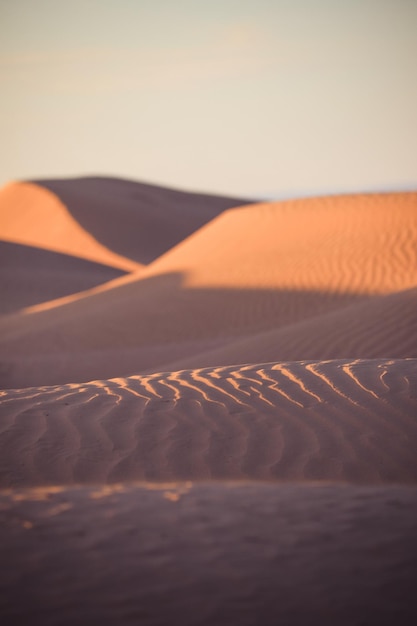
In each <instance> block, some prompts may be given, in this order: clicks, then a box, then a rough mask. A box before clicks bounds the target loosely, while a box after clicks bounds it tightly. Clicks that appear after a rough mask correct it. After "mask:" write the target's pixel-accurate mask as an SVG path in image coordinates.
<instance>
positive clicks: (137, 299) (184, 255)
mask: <svg viewBox="0 0 417 626" xmlns="http://www.w3.org/2000/svg"><path fill="white" fill-rule="evenodd" d="M416 284H417V194H412V193H404V194H401V193H398V194H381V195H377V194H370V195H357V196H340V197H334V198H332V197H325V198H317V199H311V200H300V201H291V202H283V203H268V204H261V205H251V206H249V207H243V208H238V209H233V210H230V211H226V212H225V213H223V214H222V215H220V216H219V217H218V218H216V219H215V220H214V221H212V222H210V223H209V224H208V225H206V226H205V227H203V228H202V229H200V230H199V231H197V232H196V233H195V234H193V235H191V236H190V237H189V238H188V239H186V240H185V241H184V242H183V243H181V244H178V245H177V246H176V247H174V248H173V249H172V250H171V251H169V252H167V253H166V254H165V255H163V256H162V257H160V258H159V259H157V260H156V261H154V262H153V263H152V264H151V265H150V266H149V267H147V268H146V269H144V270H143V271H142V272H141V273H140V274H139V275H138V276H135V275H131V276H128V277H127V278H122V279H117V280H116V281H113V282H112V283H109V284H107V285H106V286H105V287H103V288H99V289H98V290H97V289H96V290H93V291H90V292H85V294H84V297H80V296H77V297H75V298H74V299H72V300H71V299H70V300H68V299H67V300H64V301H63V302H60V301H57V302H56V303H52V304H48V305H47V306H45V307H43V308H42V307H40V309H39V308H35V309H34V310H31V309H29V311H27V313H26V314H24V315H15V316H8V317H5V318H3V319H2V320H1V321H0V335H1V340H0V350H1V362H0V364H1V371H2V377H1V378H2V384H3V386H4V387H20V386H30V385H40V384H58V383H65V382H81V381H87V380H91V379H96V378H109V377H114V376H119V375H127V374H133V373H136V372H140V371H158V370H162V369H166V368H167V367H168V368H169V366H170V364H171V363H173V364H175V363H177V362H178V360H180V361H179V362H180V363H182V362H183V361H182V359H184V358H187V357H188V356H190V355H192V359H191V361H190V362H191V367H199V366H206V365H218V364H229V363H233V362H236V360H235V359H236V357H233V355H231V357H230V358H232V357H233V358H232V360H231V361H230V360H228V356H227V354H226V355H223V356H221V355H220V354H219V357H221V358H220V360H219V361H218V362H217V363H216V362H213V361H212V359H211V358H210V356H209V358H208V359H206V356H207V354H206V353H207V352H209V351H210V350H212V349H218V348H221V347H222V346H225V347H226V348H227V345H228V344H229V343H233V342H234V341H235V340H240V339H242V340H243V341H244V342H245V341H246V339H247V338H248V337H249V336H251V335H256V334H258V333H264V332H269V331H274V333H275V332H281V330H283V329H285V333H284V334H285V337H286V340H285V341H284V342H283V341H281V338H280V340H279V341H278V340H277V341H276V342H274V343H273V346H274V348H273V349H270V350H269V354H268V357H267V360H274V361H278V360H282V359H288V358H290V359H295V360H302V359H304V358H318V359H320V358H355V357H356V356H358V355H357V354H356V352H355V349H354V344H355V341H354V340H352V333H353V334H356V335H357V336H358V337H360V336H361V335H364V334H365V333H366V329H367V327H368V324H369V319H370V318H371V317H374V318H375V315H376V316H377V317H376V318H375V322H376V326H378V328H379V331H378V332H375V333H373V334H372V336H369V335H368V334H367V337H366V343H365V345H366V349H364V346H363V345H362V344H361V346H360V347H361V350H360V356H361V357H363V358H378V357H389V356H391V355H390V350H389V348H390V346H391V345H392V343H393V341H392V336H391V331H392V330H394V331H395V332H397V333H398V332H400V333H401V335H402V336H404V335H406V334H407V328H409V329H410V332H408V335H409V341H408V342H407V341H406V342H402V343H403V348H402V350H401V353H397V354H396V356H398V357H414V356H417V350H416V348H417V346H416V343H415V340H416V338H415V322H416V315H415V313H414V311H415V308H414V307H413V306H412V304H411V305H410V298H411V299H413V298H414V293H415V292H412V291H409V292H408V294H405V293H404V296H401V295H398V294H401V293H402V292H405V291H407V290H410V289H411V288H412V287H414V286H415V285H416ZM392 294H397V295H398V298H397V300H396V303H397V305H396V306H394V307H392V301H391V300H388V302H387V303H385V302H384V301H383V300H381V298H385V297H388V298H390V297H391V296H392ZM375 298H380V300H379V304H376V305H375V304H373V299H375ZM354 304H357V305H358V306H359V305H360V307H359V309H356V310H355V309H352V308H350V309H349V310H348V309H347V308H346V307H348V306H349V307H352V305H354ZM384 308H389V309H390V314H389V316H388V317H386V316H385V315H379V314H378V310H379V309H381V311H382V310H383V309H384ZM343 309H345V312H346V316H345V319H347V320H348V321H349V323H351V322H353V325H354V328H353V330H352V331H351V332H350V331H348V332H347V333H346V341H343V338H342V339H341V338H340V337H338V341H337V342H336V343H334V342H328V341H327V340H326V330H327V329H328V328H335V329H339V330H340V332H341V333H342V335H341V336H342V337H343V332H344V327H345V324H344V322H343V314H342V313H341V315H342V322H340V320H339V321H336V322H334V323H333V322H331V323H330V325H329V322H328V320H327V318H324V317H323V327H322V329H321V330H320V332H319V331H318V330H317V329H315V331H316V334H314V337H311V336H310V338H309V344H310V346H309V348H308V350H309V354H306V353H305V352H304V350H305V344H304V343H303V342H299V341H298V334H297V329H296V326H295V324H299V323H300V322H306V321H307V320H310V321H313V320H314V319H316V321H317V322H318V323H319V320H320V317H322V316H324V315H328V314H330V313H331V312H336V311H339V312H341V311H342V310H343ZM314 323H316V322H314ZM384 324H385V326H384ZM291 327H293V329H294V332H292V331H291ZM316 336H317V339H316ZM291 337H292V339H291ZM312 342H313V343H314V345H313V346H311V343H312ZM385 342H388V344H389V345H386V344H385ZM395 343H397V341H396V340H395ZM255 344H256V340H255ZM243 345H244V344H243ZM262 352H263V350H262V348H261V349H260V351H259V353H257V350H256V349H253V347H251V348H250V349H249V350H248V352H247V354H245V350H244V349H241V348H239V354H238V356H239V360H238V361H237V362H251V361H252V362H257V361H258V360H261V361H263V360H265V359H264V358H261V359H259V358H258V356H262ZM122 354H123V355H125V360H124V358H122V357H121V355H122ZM199 354H201V359H200V357H199ZM205 355H206V356H205ZM123 363H124V366H123ZM187 363H188V361H187ZM187 366H188V365H187ZM77 371H78V376H77Z"/></svg>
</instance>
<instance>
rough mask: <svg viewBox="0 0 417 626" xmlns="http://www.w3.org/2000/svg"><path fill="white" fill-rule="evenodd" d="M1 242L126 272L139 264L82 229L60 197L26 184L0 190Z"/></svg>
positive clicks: (9, 186) (11, 184) (13, 184)
mask: <svg viewBox="0 0 417 626" xmlns="http://www.w3.org/2000/svg"><path fill="white" fill-rule="evenodd" d="M0 223H1V227H0V239H3V240H4V241H9V242H14V243H19V244H25V245H28V246H35V247H38V248H43V249H45V250H51V251H53V252H62V253H64V254H71V255H73V256H76V257H79V258H83V259H88V260H89V261H94V262H96V263H103V264H104V265H110V266H112V267H115V268H117V269H121V270H124V271H126V272H132V271H137V270H139V269H141V267H142V265H141V264H139V263H136V262H135V261H132V260H131V259H128V258H125V257H123V256H121V255H118V254H115V253H114V252H112V251H111V250H109V249H108V248H106V247H105V246H103V245H102V244H100V242H98V241H97V240H96V239H95V238H94V237H93V236H92V235H91V234H90V233H89V232H87V231H86V230H84V229H83V228H82V227H81V226H80V224H79V223H78V222H77V221H76V220H75V219H74V218H73V217H72V215H71V213H70V212H69V211H68V209H67V207H66V206H65V205H64V204H63V203H62V202H61V201H60V200H59V198H58V197H57V196H56V195H55V194H53V193H52V192H51V191H48V190H47V189H43V188H42V187H40V186H38V185H36V184H34V183H28V182H25V183H23V182H17V183H10V184H9V185H7V186H6V187H4V188H3V189H2V190H1V191H0Z"/></svg>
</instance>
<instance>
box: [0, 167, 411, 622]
mask: <svg viewBox="0 0 417 626" xmlns="http://www.w3.org/2000/svg"><path fill="white" fill-rule="evenodd" d="M0 254H1V257H0V259H1V267H0V288H1V290H2V305H1V309H0V388H1V391H0V490H1V491H0V519H1V520H2V524H3V527H4V532H2V533H1V538H0V544H1V551H2V563H3V564H4V566H3V568H1V572H0V615H2V616H3V615H4V616H5V618H7V620H6V622H7V623H16V624H17V623H27V624H38V623H42V624H70V623H71V624H72V623H74V622H77V623H81V624H96V623H97V624H102V623H109V624H110V623H112V624H113V623H121V624H137V623H140V624H173V623H175V624H176V623H181V624H207V625H208V624H271V625H272V624H277V623H282V624H335V623H337V624H346V625H350V624H362V623H363V624H367V625H369V624H375V625H376V624H392V623H412V622H413V620H416V619H417V600H416V599H415V593H414V581H415V580H416V579H417V539H416V537H417V533H416V528H417V453H416V452H417V193H411V192H408V193H405V192H404V193H381V194H353V195H344V196H343V195H340V196H330V195H328V196H325V197H321V198H309V199H299V200H291V201H285V202H282V201H276V202H263V203H254V202H252V203H249V201H246V200H243V199H233V198H220V197H215V196H209V195H204V194H197V193H186V192H181V191H177V190H171V189H164V188H162V187H156V186H152V185H144V184H142V183H134V182H132V181H126V180H118V179H109V178H85V179H72V180H71V179H68V180H48V181H32V182H17V183H11V184H9V185H8V186H6V187H5V188H4V189H3V190H1V191H0Z"/></svg>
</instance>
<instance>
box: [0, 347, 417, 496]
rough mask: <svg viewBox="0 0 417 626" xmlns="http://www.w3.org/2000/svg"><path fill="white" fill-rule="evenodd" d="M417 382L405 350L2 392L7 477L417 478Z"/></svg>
mask: <svg viewBox="0 0 417 626" xmlns="http://www.w3.org/2000/svg"><path fill="white" fill-rule="evenodd" d="M416 389H417V360H413V359H410V360H394V361H392V360H390V361H380V360H372V361H364V360H358V361H327V362H323V361H319V362H314V361H311V362H302V363H296V362H290V363H277V364H269V365H263V366H259V365H258V366H241V367H238V368H233V367H228V368H213V369H203V370H186V371H182V372H173V373H167V374H154V375H150V376H143V377H140V376H137V377H130V378H120V379H114V380H107V381H96V382H91V383H86V384H81V385H78V384H73V385H63V386H57V387H41V388H28V389H22V390H10V391H4V392H2V396H1V412H2V433H1V450H0V468H1V471H0V476H1V486H3V487H10V486H19V485H41V484H52V483H57V484H68V483H81V482H87V483H91V482H93V483H97V482H99V483H103V482H104V483H107V482H120V481H124V480H150V481H155V480H157V481H171V480H174V481H176V480H203V479H205V480H207V479H262V480H271V479H280V480H296V481H301V480H330V481H331V480H342V481H351V482H358V483H364V482H365V483H384V482H413V483H415V482H417V457H416V454H415V444H416V441H417V421H416V420H415V415H416V414H417V396H416ZM16 457H18V458H19V460H20V462H19V463H18V464H17V463H16Z"/></svg>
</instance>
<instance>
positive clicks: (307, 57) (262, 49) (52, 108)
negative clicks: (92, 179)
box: [0, 0, 417, 197]
mask: <svg viewBox="0 0 417 626" xmlns="http://www.w3.org/2000/svg"><path fill="white" fill-rule="evenodd" d="M0 90H1V97H0V137H1V150H0V184H3V183H5V182H7V181H8V180H11V179H27V178H29V179H33V178H40V177H64V176H76V175H114V176H122V177H126V178H132V179H136V180H141V181H144V182H155V183H159V184H166V185H169V186H175V187H179V188H183V189H190V190H197V191H208V192H219V193H228V194H235V195H240V196H244V195H249V196H253V197H256V196H258V197H285V196H296V195H309V194H314V193H327V192H335V193H339V192H345V191H363V190H377V189H381V190H382V189H411V188H415V187H417V1H416V0H269V1H268V0H182V1H181V0H143V1H142V0H64V1H61V0H0Z"/></svg>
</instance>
